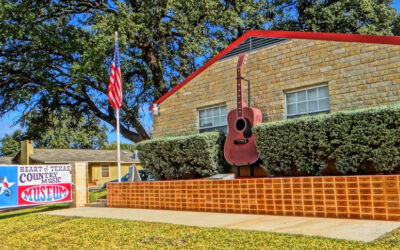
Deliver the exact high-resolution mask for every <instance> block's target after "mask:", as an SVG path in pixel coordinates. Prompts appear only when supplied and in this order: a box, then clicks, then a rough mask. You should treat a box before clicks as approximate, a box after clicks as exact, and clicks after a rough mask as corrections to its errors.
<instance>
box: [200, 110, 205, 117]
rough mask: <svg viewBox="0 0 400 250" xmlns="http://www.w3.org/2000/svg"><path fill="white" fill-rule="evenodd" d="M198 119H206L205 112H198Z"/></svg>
mask: <svg viewBox="0 0 400 250" xmlns="http://www.w3.org/2000/svg"><path fill="white" fill-rule="evenodd" d="M199 117H200V119H204V118H205V117H206V111H205V110H199Z"/></svg>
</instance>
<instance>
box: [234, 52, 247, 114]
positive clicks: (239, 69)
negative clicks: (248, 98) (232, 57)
mask: <svg viewBox="0 0 400 250" xmlns="http://www.w3.org/2000/svg"><path fill="white" fill-rule="evenodd" d="M246 57H247V53H243V54H241V55H240V56H239V60H238V64H237V91H236V96H237V117H243V98H242V68H243V64H244V61H245V60H246Z"/></svg>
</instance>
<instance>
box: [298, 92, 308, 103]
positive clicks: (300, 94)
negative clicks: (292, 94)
mask: <svg viewBox="0 0 400 250" xmlns="http://www.w3.org/2000/svg"><path fill="white" fill-rule="evenodd" d="M306 100H307V92H306V91H305V90H304V91H300V92H297V102H304V101H306Z"/></svg>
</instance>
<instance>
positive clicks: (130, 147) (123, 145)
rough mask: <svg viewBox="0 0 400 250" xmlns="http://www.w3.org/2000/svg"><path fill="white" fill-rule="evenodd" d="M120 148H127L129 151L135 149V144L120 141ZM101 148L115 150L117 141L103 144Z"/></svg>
mask: <svg viewBox="0 0 400 250" xmlns="http://www.w3.org/2000/svg"><path fill="white" fill-rule="evenodd" d="M119 147H120V149H121V150H129V151H132V152H133V151H135V149H136V146H135V144H133V145H132V144H129V143H120V146H119ZM101 149H106V150H117V143H116V142H115V141H114V142H111V143H109V144H106V145H104V146H103V147H102V148H101Z"/></svg>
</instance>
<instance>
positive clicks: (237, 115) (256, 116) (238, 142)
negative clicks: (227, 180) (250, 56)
mask: <svg viewBox="0 0 400 250" xmlns="http://www.w3.org/2000/svg"><path fill="white" fill-rule="evenodd" d="M246 57H247V54H246V53H243V54H241V55H240V56H239V59H238V63H237V77H236V79H237V85H236V86H237V93H236V97H237V99H236V103H237V108H236V109H234V110H231V111H230V112H229V114H228V135H227V137H226V141H225V145H224V155H225V159H226V161H227V162H228V163H229V164H231V165H233V166H248V165H252V164H254V163H256V162H259V157H258V152H257V147H256V143H255V141H254V135H253V133H252V131H251V129H252V128H253V127H254V126H255V125H257V124H258V123H260V122H261V121H262V113H261V111H260V110H259V109H257V108H251V107H247V106H246V104H244V103H243V100H242V79H243V77H242V74H241V72H242V67H243V64H244V62H245V60H246ZM249 88H250V87H249ZM249 103H250V93H249ZM249 106H250V105H249Z"/></svg>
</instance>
